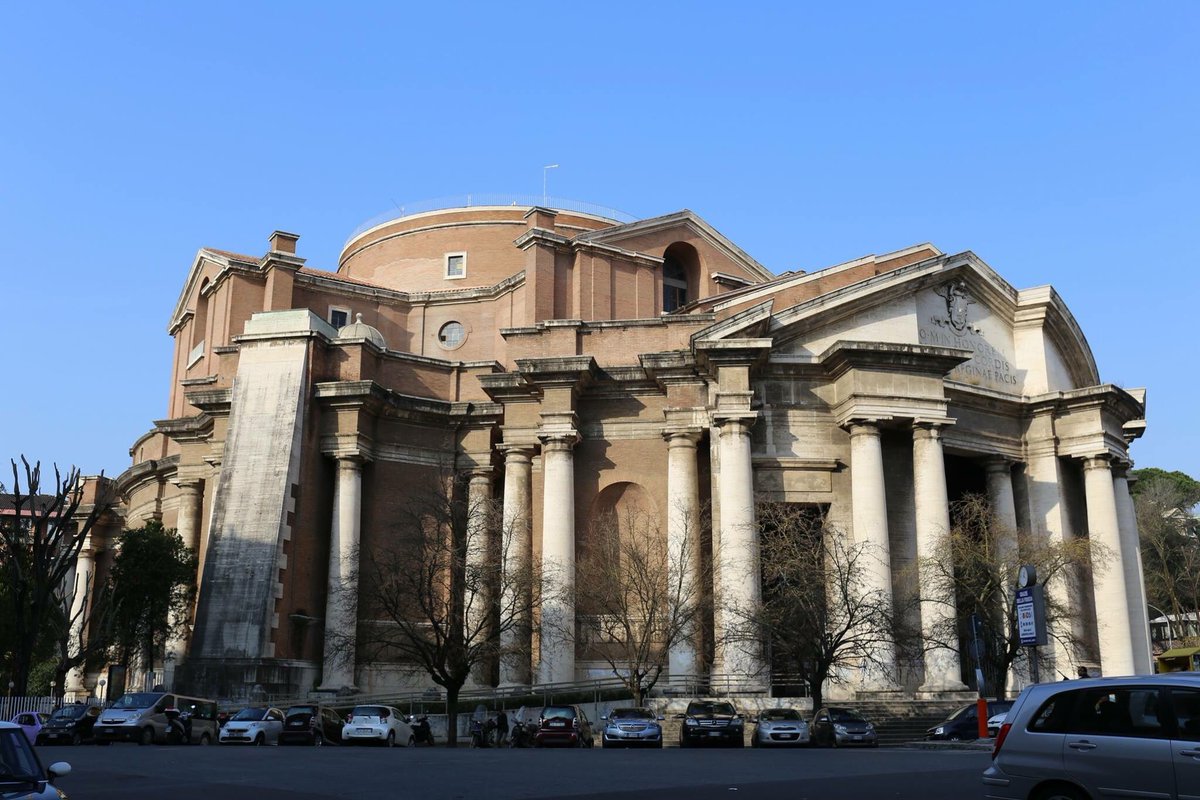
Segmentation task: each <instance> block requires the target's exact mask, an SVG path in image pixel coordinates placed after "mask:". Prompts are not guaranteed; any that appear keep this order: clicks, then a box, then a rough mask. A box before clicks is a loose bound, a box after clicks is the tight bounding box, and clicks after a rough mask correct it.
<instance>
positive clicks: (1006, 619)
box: [924, 494, 1105, 697]
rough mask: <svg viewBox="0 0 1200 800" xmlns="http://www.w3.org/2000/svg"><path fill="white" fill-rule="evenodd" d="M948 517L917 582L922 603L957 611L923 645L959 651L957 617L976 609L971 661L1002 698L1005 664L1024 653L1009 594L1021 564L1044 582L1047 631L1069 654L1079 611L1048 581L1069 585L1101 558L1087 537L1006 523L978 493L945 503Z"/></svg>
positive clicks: (1097, 547)
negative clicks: (923, 593)
mask: <svg viewBox="0 0 1200 800" xmlns="http://www.w3.org/2000/svg"><path fill="white" fill-rule="evenodd" d="M950 518H951V526H950V531H949V532H948V533H947V534H946V535H945V536H943V537H942V539H941V541H940V542H939V544H938V546H937V547H936V548H935V551H934V555H933V556H931V557H930V558H928V559H926V560H925V563H924V567H925V569H926V570H927V573H926V574H927V575H928V577H927V581H928V582H929V585H928V586H926V587H925V588H926V589H927V591H928V600H929V601H930V602H933V603H942V604H951V605H952V606H953V607H954V608H955V609H956V611H957V616H956V617H950V618H946V619H944V620H943V621H941V622H940V623H939V624H936V625H934V626H933V627H932V629H931V630H930V631H927V632H926V633H927V635H928V636H930V639H931V641H929V642H927V643H926V644H927V646H938V647H945V648H949V649H951V650H955V651H957V652H960V653H961V652H962V647H961V646H960V641H962V640H963V639H964V637H965V631H964V626H963V623H962V621H963V620H966V619H969V618H970V616H971V615H973V614H974V615H978V617H979V619H980V621H981V624H982V626H983V629H984V631H985V633H986V641H985V642H984V647H983V648H982V652H981V653H980V656H981V658H980V661H981V663H980V664H979V666H980V668H981V669H982V670H983V672H984V674H985V675H986V676H987V677H988V679H989V680H990V681H991V682H992V683H993V685H994V686H995V687H996V692H995V694H996V696H997V697H1003V696H1004V694H1005V692H1006V687H1007V683H1008V675H1009V671H1010V669H1011V667H1012V666H1013V664H1014V663H1015V662H1016V661H1017V660H1018V659H1021V658H1023V657H1024V656H1025V655H1026V654H1025V653H1024V652H1023V648H1022V647H1021V641H1020V637H1019V635H1018V632H1017V609H1016V602H1015V593H1014V587H1015V586H1016V582H1017V571H1018V570H1019V569H1020V568H1021V565H1022V564H1030V565H1032V566H1034V567H1035V568H1036V570H1037V577H1038V583H1040V584H1042V585H1043V586H1046V587H1048V588H1047V591H1046V592H1045V598H1046V630H1047V635H1048V636H1049V638H1051V639H1053V640H1055V641H1057V642H1058V643H1059V645H1060V647H1061V648H1062V649H1063V650H1065V651H1066V652H1070V653H1074V652H1078V650H1079V648H1080V646H1081V644H1082V643H1081V641H1080V639H1079V637H1078V635H1077V634H1076V632H1075V625H1076V622H1077V621H1078V619H1079V614H1078V612H1076V611H1074V610H1073V609H1072V608H1071V607H1070V606H1069V605H1067V604H1065V603H1064V602H1063V601H1062V597H1063V595H1062V593H1060V592H1057V591H1051V590H1050V588H1049V587H1052V586H1054V585H1055V584H1056V583H1060V582H1062V583H1066V584H1067V585H1070V586H1074V587H1076V588H1077V581H1078V578H1079V575H1080V574H1081V573H1082V572H1083V571H1084V570H1087V569H1091V566H1092V564H1093V563H1103V561H1104V559H1103V555H1104V552H1105V551H1104V549H1103V546H1102V545H1099V544H1095V543H1093V542H1091V541H1090V540H1089V539H1087V538H1075V539H1071V540H1068V541H1052V540H1050V539H1049V538H1048V537H1045V536H1035V535H1033V534H1031V533H1030V532H1029V531H1025V530H1016V531H1014V530H1010V529H1007V528H1006V527H1005V526H1004V525H1003V524H1002V523H1001V522H1000V521H999V520H998V519H997V518H996V515H995V514H994V513H993V511H992V508H991V506H990V505H989V504H988V501H987V498H986V497H984V496H983V495H979V494H968V495H964V496H963V498H962V499H961V500H958V501H956V502H954V503H952V504H951V508H950Z"/></svg>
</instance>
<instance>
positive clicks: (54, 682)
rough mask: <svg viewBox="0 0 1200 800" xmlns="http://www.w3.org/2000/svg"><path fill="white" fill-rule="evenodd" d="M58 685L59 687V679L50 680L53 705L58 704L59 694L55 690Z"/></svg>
mask: <svg viewBox="0 0 1200 800" xmlns="http://www.w3.org/2000/svg"><path fill="white" fill-rule="evenodd" d="M57 687H58V681H50V703H51V705H56V704H57V698H58V694H57V693H56V692H55V689H56V688H57Z"/></svg>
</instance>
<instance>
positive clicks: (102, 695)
mask: <svg viewBox="0 0 1200 800" xmlns="http://www.w3.org/2000/svg"><path fill="white" fill-rule="evenodd" d="M98 685H99V686H100V705H104V678H101V679H100V683H99V684H98Z"/></svg>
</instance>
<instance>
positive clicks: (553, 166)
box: [542, 164, 558, 206]
mask: <svg viewBox="0 0 1200 800" xmlns="http://www.w3.org/2000/svg"><path fill="white" fill-rule="evenodd" d="M552 169H558V164H547V165H546V166H544V167H542V205H543V206H544V205H546V204H547V203H548V202H550V196H549V195H548V194H547V193H546V174H547V173H548V172H549V171H550V170H552Z"/></svg>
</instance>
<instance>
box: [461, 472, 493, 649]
mask: <svg viewBox="0 0 1200 800" xmlns="http://www.w3.org/2000/svg"><path fill="white" fill-rule="evenodd" d="M491 505H492V473H491V470H490V469H475V470H472V471H471V472H470V474H469V476H468V478H467V530H466V534H467V542H466V555H467V563H466V568H467V584H468V586H467V592H466V596H465V598H464V602H465V606H466V607H465V608H464V609H463V613H464V615H465V620H464V622H465V624H466V635H467V639H468V640H469V641H481V640H482V639H483V638H485V636H486V632H485V631H484V630H483V629H484V627H486V625H487V617H488V607H489V605H490V602H489V596H490V594H489V587H488V585H487V583H488V581H489V580H490V579H491V576H490V575H489V574H488V561H489V559H490V556H491V546H490V545H491V542H490V533H491V531H490V527H491V519H490V517H491Z"/></svg>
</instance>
